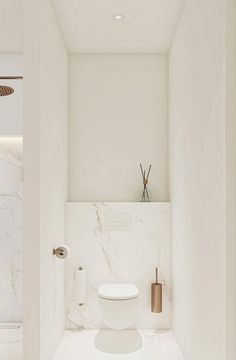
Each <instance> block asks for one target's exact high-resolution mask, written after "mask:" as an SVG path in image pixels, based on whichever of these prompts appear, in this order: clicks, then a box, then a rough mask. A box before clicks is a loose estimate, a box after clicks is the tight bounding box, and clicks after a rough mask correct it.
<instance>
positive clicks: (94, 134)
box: [69, 54, 169, 201]
mask: <svg viewBox="0 0 236 360" xmlns="http://www.w3.org/2000/svg"><path fill="white" fill-rule="evenodd" d="M167 73H168V66H167V57H166V56H165V55H148V54H146V55H145V54H143V55H117V54H116V55H109V54H105V55H93V54H92V55H91V54H89V55H72V56H71V57H70V153H69V198H70V200H71V201H139V200H140V197H141V191H142V179H141V174H140V169H139V163H140V162H142V163H143V164H144V166H145V167H146V168H147V167H148V166H149V163H151V164H152V165H153V168H152V172H151V176H150V186H149V188H150V192H151V196H152V200H154V201H167V200H168V197H169V195H168V152H167V148H168V144H167V132H168V129H167V123H168V121H167V116H168V115H167V91H168V89H167V82H168V80H167V75H168V74H167Z"/></svg>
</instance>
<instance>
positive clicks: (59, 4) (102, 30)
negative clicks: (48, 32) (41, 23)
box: [52, 0, 184, 53]
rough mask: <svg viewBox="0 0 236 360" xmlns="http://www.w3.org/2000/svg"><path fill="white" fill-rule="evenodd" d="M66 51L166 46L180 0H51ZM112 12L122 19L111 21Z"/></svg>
mask: <svg viewBox="0 0 236 360" xmlns="http://www.w3.org/2000/svg"><path fill="white" fill-rule="evenodd" d="M52 1H53V3H54V7H55V10H56V14H57V17H58V20H59V23H60V26H61V29H62V33H63V35H64V38H65V41H66V44H67V46H68V49H69V52H70V53H79V52H85V53H87V52H95V53H96V52H111V53H112V52H118V53H124V52H130V53H137V52H148V53H149V52H151V53H152V52H158V53H163V52H167V51H168V50H169V47H170V45H171V41H172V38H173V35H174V32H175V29H176V25H177V23H178V19H179V16H180V13H181V10H182V7H183V3H184V0H52ZM114 14H123V15H124V20H122V21H114V20H113V18H112V16H113V15H114Z"/></svg>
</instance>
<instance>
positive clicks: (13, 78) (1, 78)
mask: <svg viewBox="0 0 236 360" xmlns="http://www.w3.org/2000/svg"><path fill="white" fill-rule="evenodd" d="M22 79H23V76H0V80H22Z"/></svg>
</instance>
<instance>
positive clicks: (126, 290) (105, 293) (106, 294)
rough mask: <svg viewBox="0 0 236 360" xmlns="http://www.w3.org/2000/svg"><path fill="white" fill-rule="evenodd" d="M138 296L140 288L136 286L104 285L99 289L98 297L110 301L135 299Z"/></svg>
mask: <svg viewBox="0 0 236 360" xmlns="http://www.w3.org/2000/svg"><path fill="white" fill-rule="evenodd" d="M138 294H139V290H138V287H137V286H136V285H134V284H103V285H101V286H100V287H99V289H98V296H99V297H100V298H102V299H108V300H128V299H134V298H136V297H137V296H138Z"/></svg>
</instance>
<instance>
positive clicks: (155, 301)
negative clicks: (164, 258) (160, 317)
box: [152, 268, 162, 313]
mask: <svg viewBox="0 0 236 360" xmlns="http://www.w3.org/2000/svg"><path fill="white" fill-rule="evenodd" d="M152 312H154V313H161V312H162V284H161V283H158V268H156V282H155V283H153V284H152Z"/></svg>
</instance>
